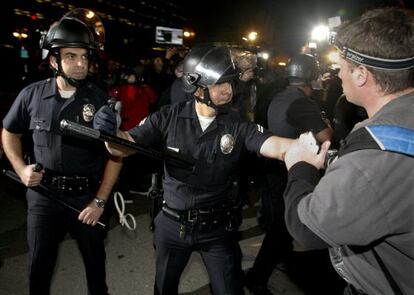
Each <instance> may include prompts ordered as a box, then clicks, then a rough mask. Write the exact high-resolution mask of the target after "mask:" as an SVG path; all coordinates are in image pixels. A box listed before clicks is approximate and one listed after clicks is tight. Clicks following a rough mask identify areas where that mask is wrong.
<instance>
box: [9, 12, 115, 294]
mask: <svg viewBox="0 0 414 295" xmlns="http://www.w3.org/2000/svg"><path fill="white" fill-rule="evenodd" d="M86 13H91V12H90V11H85V10H82V9H81V10H75V11H73V12H71V13H68V14H67V15H65V16H64V17H63V18H62V19H61V20H60V21H59V22H58V23H56V24H54V25H53V26H52V27H51V28H50V30H49V31H48V33H47V35H46V36H44V37H43V38H42V40H41V42H40V45H41V48H42V49H43V51H44V53H45V54H44V58H46V57H48V58H49V64H50V67H51V68H52V69H53V72H54V75H55V77H54V78H50V79H47V80H43V81H39V82H37V83H34V84H31V85H29V86H27V87H26V88H24V89H23V90H22V91H21V92H20V94H19V95H18V97H17V98H16V100H15V102H14V104H13V105H12V107H11V109H10V110H9V112H8V114H7V115H6V117H5V118H4V121H3V126H4V129H3V132H2V142H3V146H4V151H5V153H6V155H7V157H8V159H9V160H10V162H11V164H12V166H13V168H14V170H15V171H16V173H17V175H18V176H19V177H20V179H21V180H22V182H23V183H24V184H25V185H26V186H27V187H28V188H29V189H28V191H27V201H28V219H27V226H28V230H27V234H28V244H29V290H30V294H49V292H50V282H51V278H52V275H53V270H54V267H55V263H56V258H57V254H58V248H59V244H60V242H61V241H62V240H63V238H64V237H65V234H66V233H67V232H70V233H71V234H72V236H73V237H74V238H75V239H76V241H77V243H78V246H79V249H80V252H81V254H82V257H83V260H84V265H85V270H86V277H87V282H88V289H89V293H90V294H94V295H105V294H108V288H107V285H106V282H105V280H106V279H105V276H106V275H105V249H104V239H105V237H106V233H107V231H106V230H105V229H103V228H102V227H100V226H97V222H98V220H99V219H101V220H102V218H103V219H104V220H105V217H106V218H107V217H108V216H107V214H105V213H106V210H105V207H106V206H105V204H106V201H107V200H108V198H109V195H110V193H111V189H112V186H113V185H114V183H115V181H116V178H117V175H118V173H119V170H120V168H121V163H120V162H119V161H116V159H108V157H107V155H106V152H105V150H104V149H103V148H102V145H100V144H96V143H94V142H92V141H90V140H88V139H84V138H74V137H71V136H67V134H65V133H62V132H61V131H60V128H59V127H60V126H59V122H60V121H61V120H62V119H68V120H71V121H75V122H77V123H79V124H82V125H85V126H89V127H92V120H93V117H94V115H95V110H97V109H99V108H100V107H101V106H103V105H104V104H105V103H106V94H105V93H103V92H102V91H101V90H99V88H98V87H96V86H95V85H93V84H91V83H90V82H88V81H87V80H86V78H87V74H88V66H89V61H90V58H91V56H92V55H93V54H96V53H97V51H98V50H99V49H100V48H101V45H102V44H100V39H99V38H98V37H96V36H98V33H99V34H100V37H103V28H102V23H101V22H100V20H99V19H98V18H97V17H95V18H92V21H94V22H95V23H94V25H97V27H99V26H98V25H100V27H99V28H100V30H97V31H96V32H95V31H93V30H92V29H91V28H92V26H90V25H89V24H88V23H85V22H84V21H83V19H86V17H84V18H81V17H78V16H80V15H86ZM28 131H29V132H31V133H32V137H33V142H34V147H33V148H34V161H35V162H37V163H40V164H42V165H43V167H44V169H43V170H41V171H38V170H37V169H34V168H35V165H34V164H29V163H26V162H25V161H24V159H23V156H22V148H21V135H22V134H24V133H26V132H28ZM39 184H42V185H43V186H44V187H46V188H47V189H48V190H49V192H50V193H51V194H53V196H55V197H56V198H59V199H61V200H64V202H66V203H67V204H69V205H70V206H72V207H75V208H76V209H78V210H79V211H80V213H75V214H74V211H72V210H69V209H68V208H67V207H64V206H62V205H61V204H60V203H59V202H56V201H53V199H50V196H49V197H45V196H43V195H42V194H41V193H39V192H38V191H37V190H36V189H31V187H35V186H38V185H39ZM48 195H49V194H48ZM104 220H103V221H104Z"/></svg>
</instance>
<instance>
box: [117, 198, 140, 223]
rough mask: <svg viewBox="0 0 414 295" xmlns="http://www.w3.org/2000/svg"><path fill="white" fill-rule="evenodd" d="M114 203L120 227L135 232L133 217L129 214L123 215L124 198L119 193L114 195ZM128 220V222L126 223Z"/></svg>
mask: <svg viewBox="0 0 414 295" xmlns="http://www.w3.org/2000/svg"><path fill="white" fill-rule="evenodd" d="M114 203H115V208H116V211H117V212H118V215H119V223H120V224H121V226H125V227H126V228H127V229H129V230H135V228H136V227H137V223H136V221H135V217H134V215H132V214H131V213H127V214H125V201H124V197H123V196H122V194H121V193H120V192H115V193H114ZM128 218H129V220H130V222H128V220H127V219H128Z"/></svg>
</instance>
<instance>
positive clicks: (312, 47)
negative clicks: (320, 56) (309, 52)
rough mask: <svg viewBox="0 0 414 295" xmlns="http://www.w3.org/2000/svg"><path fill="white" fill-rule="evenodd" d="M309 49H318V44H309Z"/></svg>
mask: <svg viewBox="0 0 414 295" xmlns="http://www.w3.org/2000/svg"><path fill="white" fill-rule="evenodd" d="M308 47H309V48H311V49H316V48H318V44H316V42H309V43H308Z"/></svg>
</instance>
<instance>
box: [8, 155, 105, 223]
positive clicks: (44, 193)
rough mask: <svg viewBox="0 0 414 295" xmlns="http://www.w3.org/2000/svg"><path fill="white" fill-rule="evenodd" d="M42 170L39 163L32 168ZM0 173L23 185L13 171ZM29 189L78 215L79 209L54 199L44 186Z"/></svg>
mask: <svg viewBox="0 0 414 295" xmlns="http://www.w3.org/2000/svg"><path fill="white" fill-rule="evenodd" d="M39 169H40V170H39ZM42 169H43V167H42V165H41V164H39V163H37V164H36V165H35V166H34V169H33V171H35V172H39V171H41V170H42ZM2 172H3V174H4V175H6V176H7V177H9V178H11V179H13V180H14V181H16V182H18V183H21V184H23V182H22V181H21V179H20V177H19V176H17V174H16V173H15V172H13V171H11V170H7V169H3V171H2ZM23 185H24V184H23ZM30 189H32V190H34V191H35V192H37V193H39V194H41V195H42V196H44V197H45V198H47V199H49V200H51V201H53V202H56V203H59V204H60V205H62V206H64V207H66V208H69V209H71V210H72V211H75V212H76V213H78V214H79V213H80V212H81V211H80V210H79V209H77V208H75V207H73V206H72V205H70V204H68V203H67V202H65V201H63V200H62V199H60V198H58V197H56V196H55V194H53V193H52V192H50V189H49V188H47V187H46V186H45V185H43V184H39V185H37V186H33V187H30ZM97 224H99V225H100V226H102V227H103V228H105V227H106V225H105V224H104V223H102V222H100V221H98V222H97Z"/></svg>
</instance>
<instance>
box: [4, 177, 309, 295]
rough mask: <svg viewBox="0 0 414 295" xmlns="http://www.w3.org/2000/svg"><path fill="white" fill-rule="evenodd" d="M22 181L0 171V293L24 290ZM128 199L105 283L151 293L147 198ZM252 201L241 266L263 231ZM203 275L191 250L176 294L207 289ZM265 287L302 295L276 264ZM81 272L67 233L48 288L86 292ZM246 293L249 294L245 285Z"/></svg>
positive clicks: (109, 246) (109, 247) (115, 293)
mask: <svg viewBox="0 0 414 295" xmlns="http://www.w3.org/2000/svg"><path fill="white" fill-rule="evenodd" d="M24 191H25V189H24V187H22V186H21V185H18V184H16V183H14V182H12V181H11V180H10V179H7V178H6V177H4V176H0V295H23V294H28V282H27V242H26V201H25V197H24ZM126 198H127V199H130V200H132V203H131V204H127V205H126V212H127V213H131V214H132V215H133V216H134V217H135V219H136V223H137V227H136V229H135V230H133V231H130V230H128V229H126V227H123V226H121V225H120V224H119V223H118V222H117V220H116V218H115V217H114V218H112V219H111V223H110V225H109V233H108V238H107V239H106V253H107V283H108V286H109V292H110V293H111V294H112V295H121V294H122V295H130V294H131V295H132V294H138V295H146V294H153V284H154V273H155V271H154V261H155V259H154V257H155V255H154V254H155V253H154V249H153V246H152V232H151V231H150V230H149V225H150V217H149V215H148V208H149V204H150V203H149V202H150V201H149V200H148V199H147V198H146V197H145V196H144V195H141V194H136V193H131V194H128V196H126ZM256 212H257V206H256V207H246V208H244V210H243V217H244V219H243V224H242V226H241V228H240V232H241V240H240V245H241V248H242V251H243V262H242V265H243V269H245V270H246V269H248V268H249V267H251V266H252V265H253V262H254V259H255V257H256V254H257V252H258V250H259V248H260V246H261V242H262V240H263V236H264V234H263V231H262V230H261V229H260V228H259V226H258V224H257V221H256ZM208 282H209V280H208V275H207V272H206V270H205V267H204V265H203V263H202V260H201V258H200V255H199V254H198V253H193V255H192V258H191V260H190V262H189V263H188V265H187V267H186V269H185V271H184V273H183V275H182V277H181V281H180V286H179V292H180V294H193V295H207V294H211V292H210V288H209V284H208ZM269 289H270V290H271V291H272V293H273V294H275V295H282V294H285V295H286V294H288V295H303V292H302V291H301V290H300V289H299V288H298V287H297V286H295V285H294V284H293V283H292V282H291V281H290V279H289V278H288V277H287V276H286V274H285V273H284V271H283V267H282V266H281V265H280V266H278V267H277V268H276V269H275V270H274V272H273V274H272V277H271V279H270V280H269ZM87 293H88V292H87V287H86V279H85V272H84V269H83V264H82V261H81V257H80V253H79V250H78V248H77V246H76V243H75V241H74V240H73V239H72V238H71V237H70V236H69V235H68V236H67V237H66V238H65V240H64V241H63V243H62V244H61V249H60V254H59V258H58V262H57V265H56V269H55V273H54V277H53V282H52V286H51V294H52V295H54V294H59V295H74V294H76V295H78V294H79V295H81V294H85V295H86V294H87ZM246 294H249V292H248V291H246Z"/></svg>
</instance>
